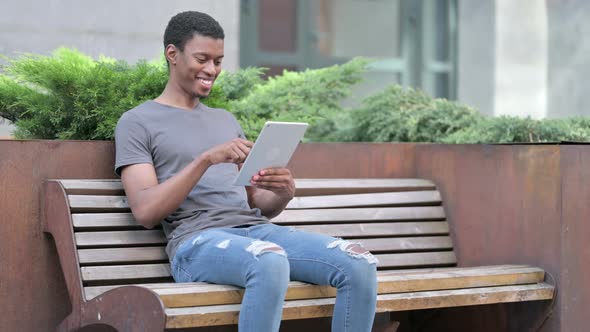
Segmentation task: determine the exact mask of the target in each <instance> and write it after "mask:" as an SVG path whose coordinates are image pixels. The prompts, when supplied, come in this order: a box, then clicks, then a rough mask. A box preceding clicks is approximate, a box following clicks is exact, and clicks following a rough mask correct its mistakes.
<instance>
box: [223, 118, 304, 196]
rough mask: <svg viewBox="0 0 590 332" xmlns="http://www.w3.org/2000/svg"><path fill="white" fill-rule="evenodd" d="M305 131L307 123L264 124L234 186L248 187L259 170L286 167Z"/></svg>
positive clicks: (269, 122) (272, 122)
mask: <svg viewBox="0 0 590 332" xmlns="http://www.w3.org/2000/svg"><path fill="white" fill-rule="evenodd" d="M306 129H307V123H301V122H274V121H268V122H267V123H265V124H264V127H263V128H262V131H261V132H260V135H259V136H258V139H257V140H256V142H254V146H253V147H252V149H251V150H250V153H249V154H248V156H247V157H246V160H245V161H244V164H243V165H242V168H241V169H240V173H239V174H238V177H237V178H236V181H235V182H234V185H236V186H250V185H251V183H250V180H252V177H253V176H254V175H255V174H256V173H258V172H259V171H260V170H262V169H265V168H271V167H285V166H287V163H288V162H289V159H291V156H292V155H293V153H294V152H295V149H296V148H297V145H298V144H299V141H301V139H302V138H303V134H304V133H305V130H306Z"/></svg>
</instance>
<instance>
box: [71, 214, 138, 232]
mask: <svg viewBox="0 0 590 332" xmlns="http://www.w3.org/2000/svg"><path fill="white" fill-rule="evenodd" d="M72 223H73V224H74V228H75V229H76V230H85V229H101V228H104V229H116V228H133V227H137V228H143V227H142V226H141V225H139V224H138V223H137V222H136V221H135V218H134V217H133V214H131V213H72Z"/></svg>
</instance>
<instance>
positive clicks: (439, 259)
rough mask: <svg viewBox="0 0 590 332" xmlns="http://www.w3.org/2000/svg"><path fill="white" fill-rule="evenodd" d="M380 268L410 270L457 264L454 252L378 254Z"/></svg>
mask: <svg viewBox="0 0 590 332" xmlns="http://www.w3.org/2000/svg"><path fill="white" fill-rule="evenodd" d="M374 256H375V257H377V259H379V264H377V266H378V267H379V268H398V269H399V268H409V267H418V266H451V265H455V264H456V263H457V257H456V256H455V253H454V252H452V251H440V252H415V253H398V254H377V255H374Z"/></svg>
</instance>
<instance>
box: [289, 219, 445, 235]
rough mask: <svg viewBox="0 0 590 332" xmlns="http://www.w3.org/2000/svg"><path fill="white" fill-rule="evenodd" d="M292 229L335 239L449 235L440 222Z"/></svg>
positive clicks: (319, 226) (342, 225) (312, 226)
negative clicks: (325, 235)
mask: <svg viewBox="0 0 590 332" xmlns="http://www.w3.org/2000/svg"><path fill="white" fill-rule="evenodd" d="M294 227H295V228H297V229H301V230H304V231H309V232H318V233H323V234H328V235H332V236H336V237H376V236H380V237H384V236H408V235H446V234H448V233H449V225H448V224H447V223H446V222H442V221H429V222H389V223H372V224H334V225H306V226H294Z"/></svg>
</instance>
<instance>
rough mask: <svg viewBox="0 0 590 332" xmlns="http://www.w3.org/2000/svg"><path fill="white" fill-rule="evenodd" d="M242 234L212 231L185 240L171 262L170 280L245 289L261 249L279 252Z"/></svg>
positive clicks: (222, 230)
mask: <svg viewBox="0 0 590 332" xmlns="http://www.w3.org/2000/svg"><path fill="white" fill-rule="evenodd" d="M245 235H246V232H245V231H244V230H243V229H231V228H229V229H215V230H207V231H203V232H201V233H199V234H198V235H196V236H195V237H193V238H191V239H189V240H186V241H185V242H183V243H182V244H181V245H180V246H179V247H178V249H177V251H176V254H175V256H174V259H173V260H172V264H171V267H172V274H173V276H174V279H175V280H176V281H177V282H192V281H205V282H212V283H219V284H230V285H236V286H241V287H245V283H246V275H247V273H248V270H249V268H251V264H255V262H256V261H257V257H256V255H257V254H260V253H259V251H260V248H261V246H262V247H263V248H264V249H266V250H271V251H272V250H273V249H275V250H278V249H280V248H279V247H277V246H276V245H274V248H273V247H272V246H273V245H272V244H268V243H266V244H265V243H261V241H259V240H256V239H252V238H249V237H247V236H245Z"/></svg>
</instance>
